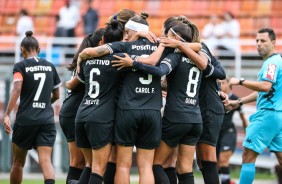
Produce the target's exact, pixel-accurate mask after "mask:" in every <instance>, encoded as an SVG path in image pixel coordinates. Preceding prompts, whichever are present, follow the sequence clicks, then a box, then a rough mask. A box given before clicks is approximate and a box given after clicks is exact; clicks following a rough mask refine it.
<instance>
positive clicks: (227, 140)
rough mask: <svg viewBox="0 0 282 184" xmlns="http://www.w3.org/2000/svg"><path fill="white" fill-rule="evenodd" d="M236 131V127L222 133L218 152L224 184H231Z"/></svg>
mask: <svg viewBox="0 0 282 184" xmlns="http://www.w3.org/2000/svg"><path fill="white" fill-rule="evenodd" d="M236 139H237V137H236V129H235V126H233V127H230V128H228V129H225V130H222V131H221V132H220V136H219V140H218V145H217V151H218V153H217V154H218V155H219V156H218V168H219V173H220V179H221V183H222V184H229V183H230V168H229V161H230V158H231V156H232V154H233V152H234V150H235V148H236Z"/></svg>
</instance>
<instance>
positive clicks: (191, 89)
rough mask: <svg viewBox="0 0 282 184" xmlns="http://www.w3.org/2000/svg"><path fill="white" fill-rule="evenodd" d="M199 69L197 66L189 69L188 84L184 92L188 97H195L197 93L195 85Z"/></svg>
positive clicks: (196, 84)
mask: <svg viewBox="0 0 282 184" xmlns="http://www.w3.org/2000/svg"><path fill="white" fill-rule="evenodd" d="M199 76H200V70H199V68H197V67H193V68H191V69H190V71H189V77H188V84H187V90H186V94H187V95H188V97H195V96H196V93H197V87H198V82H199Z"/></svg>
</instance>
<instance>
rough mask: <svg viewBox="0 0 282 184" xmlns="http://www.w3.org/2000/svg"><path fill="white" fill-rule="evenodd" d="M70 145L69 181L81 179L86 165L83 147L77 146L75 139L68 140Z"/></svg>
mask: <svg viewBox="0 0 282 184" xmlns="http://www.w3.org/2000/svg"><path fill="white" fill-rule="evenodd" d="M68 147H69V152H70V167H69V171H68V174H67V181H69V180H79V177H80V175H81V173H82V170H83V167H84V165H85V161H84V157H83V154H82V152H81V149H80V148H78V147H77V146H76V142H75V141H72V142H68Z"/></svg>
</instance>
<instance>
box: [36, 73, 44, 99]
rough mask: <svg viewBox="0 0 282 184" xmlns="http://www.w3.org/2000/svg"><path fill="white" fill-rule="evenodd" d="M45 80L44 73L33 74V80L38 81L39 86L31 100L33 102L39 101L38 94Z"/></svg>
mask: <svg viewBox="0 0 282 184" xmlns="http://www.w3.org/2000/svg"><path fill="white" fill-rule="evenodd" d="M45 79H46V74H45V73H35V74H34V80H40V82H39V86H38V88H37V91H36V94H35V96H34V99H33V100H34V101H38V100H39V97H40V94H41V92H42V89H43V85H44V83H45Z"/></svg>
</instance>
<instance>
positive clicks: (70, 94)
mask: <svg viewBox="0 0 282 184" xmlns="http://www.w3.org/2000/svg"><path fill="white" fill-rule="evenodd" d="M103 34H104V28H100V29H98V30H97V31H95V32H94V33H93V34H89V35H87V36H86V37H85V38H84V39H83V41H82V43H81V45H80V47H79V49H78V51H77V53H76V55H75V56H74V58H73V62H72V63H71V64H70V66H69V67H68V69H69V70H70V71H72V73H73V75H72V79H71V80H69V81H67V82H66V87H67V88H68V89H69V90H68V91H67V96H66V99H65V100H64V102H63V105H62V107H61V110H60V115H59V119H60V125H61V128H62V131H63V133H64V135H65V137H66V139H67V142H68V146H69V152H70V163H69V164H70V166H69V171H68V174H67V178H66V181H67V182H68V181H70V180H79V177H80V175H81V173H82V169H83V168H84V164H85V163H84V158H83V154H82V152H81V150H80V148H77V147H76V143H75V116H76V112H77V109H78V107H79V105H80V103H81V100H82V98H83V96H84V93H85V87H84V84H80V85H79V86H77V87H76V88H73V89H72V88H70V87H71V86H69V83H72V82H73V81H75V80H76V81H78V79H77V77H76V61H77V57H78V54H79V53H80V52H81V51H82V50H83V49H85V48H87V47H95V46H98V45H99V43H100V41H101V39H102V36H103ZM78 82H79V81H78ZM85 169H86V171H84V172H86V173H87V172H88V173H89V174H90V172H91V169H90V168H88V169H87V168H85ZM86 173H85V174H86Z"/></svg>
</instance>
